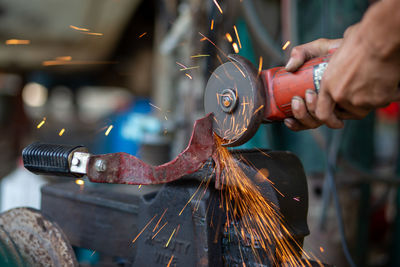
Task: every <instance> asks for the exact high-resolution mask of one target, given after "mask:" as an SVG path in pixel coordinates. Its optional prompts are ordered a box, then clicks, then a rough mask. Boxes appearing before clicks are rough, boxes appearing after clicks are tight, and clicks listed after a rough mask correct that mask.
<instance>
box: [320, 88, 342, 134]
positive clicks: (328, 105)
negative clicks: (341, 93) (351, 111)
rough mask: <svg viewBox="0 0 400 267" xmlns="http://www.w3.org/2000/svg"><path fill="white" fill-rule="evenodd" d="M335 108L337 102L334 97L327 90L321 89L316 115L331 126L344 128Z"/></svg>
mask: <svg viewBox="0 0 400 267" xmlns="http://www.w3.org/2000/svg"><path fill="white" fill-rule="evenodd" d="M334 109H335V102H334V101H333V99H332V97H331V96H330V95H329V94H328V93H327V92H326V91H325V90H321V92H320V94H319V95H318V101H317V108H316V110H315V115H316V116H317V118H318V119H319V120H320V121H321V122H323V123H325V124H326V125H327V126H328V127H329V128H333V129H339V128H343V126H344V124H343V121H342V120H340V119H338V118H337V117H336V115H335V113H334V112H333V111H334Z"/></svg>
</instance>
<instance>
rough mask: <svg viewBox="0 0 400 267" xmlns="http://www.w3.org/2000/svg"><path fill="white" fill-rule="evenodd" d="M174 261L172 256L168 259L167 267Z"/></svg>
mask: <svg viewBox="0 0 400 267" xmlns="http://www.w3.org/2000/svg"><path fill="white" fill-rule="evenodd" d="M173 259H174V255H173V254H172V256H171V258H170V259H169V262H168V264H167V267H170V265H171V262H172V260H173Z"/></svg>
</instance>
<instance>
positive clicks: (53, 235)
mask: <svg viewBox="0 0 400 267" xmlns="http://www.w3.org/2000/svg"><path fill="white" fill-rule="evenodd" d="M0 225H1V226H2V229H3V230H4V231H5V232H6V233H7V235H8V236H9V238H10V241H12V243H13V244H14V245H15V247H16V248H17V250H18V254H20V255H21V257H22V259H23V261H24V263H25V264H26V265H27V266H49V267H51V266H54V267H56V266H72V267H73V266H78V263H77V261H76V258H75V254H74V252H73V250H72V247H71V245H70V244H69V242H68V239H67V238H66V236H65V235H64V233H63V232H62V230H61V229H60V228H59V227H58V225H57V224H55V223H53V222H51V221H50V220H48V219H46V218H45V217H43V215H42V214H41V213H40V212H39V211H37V210H34V209H30V208H16V209H11V210H9V211H6V212H4V213H2V214H1V215H0ZM18 266H20V265H18ZM22 266H24V265H22Z"/></svg>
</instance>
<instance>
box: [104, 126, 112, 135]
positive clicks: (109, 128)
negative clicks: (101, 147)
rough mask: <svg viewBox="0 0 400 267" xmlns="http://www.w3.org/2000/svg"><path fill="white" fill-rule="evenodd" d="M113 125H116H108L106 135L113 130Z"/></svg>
mask: <svg viewBox="0 0 400 267" xmlns="http://www.w3.org/2000/svg"><path fill="white" fill-rule="evenodd" d="M113 127H114V126H112V125H110V126H109V127H108V129H107V131H106V132H105V135H106V136H108V134H109V133H110V132H111V130H112V128H113Z"/></svg>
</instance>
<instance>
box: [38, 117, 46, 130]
mask: <svg viewBox="0 0 400 267" xmlns="http://www.w3.org/2000/svg"><path fill="white" fill-rule="evenodd" d="M45 122H46V117H44V118H43V120H42V121H41V122H40V123H39V124H38V125H37V126H36V127H37V128H38V129H39V128H40V127H42V126H43V124H44V123H45Z"/></svg>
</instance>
